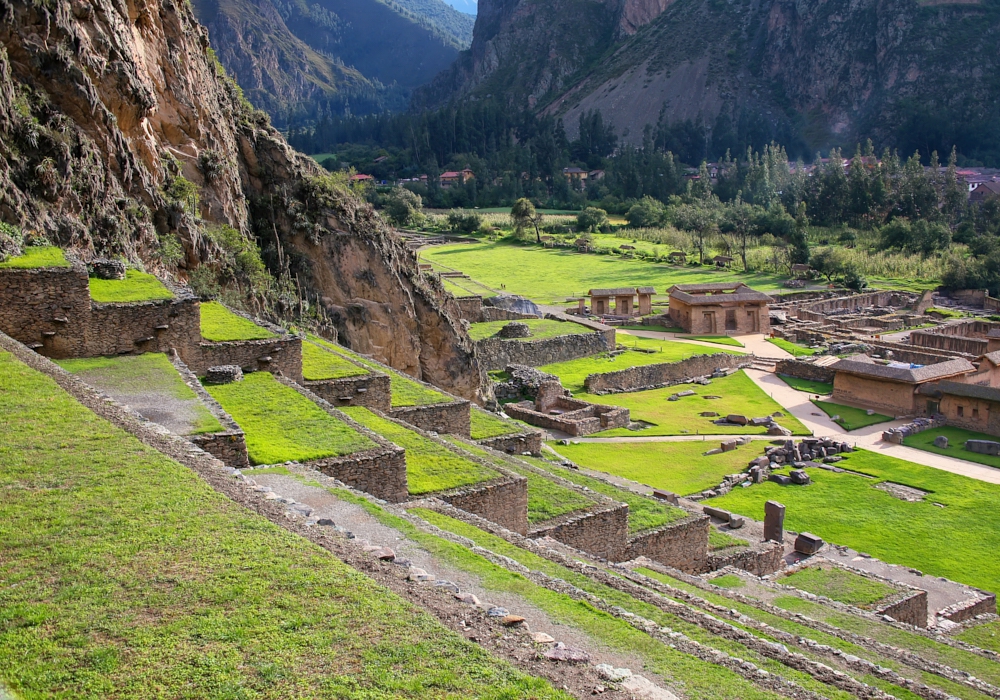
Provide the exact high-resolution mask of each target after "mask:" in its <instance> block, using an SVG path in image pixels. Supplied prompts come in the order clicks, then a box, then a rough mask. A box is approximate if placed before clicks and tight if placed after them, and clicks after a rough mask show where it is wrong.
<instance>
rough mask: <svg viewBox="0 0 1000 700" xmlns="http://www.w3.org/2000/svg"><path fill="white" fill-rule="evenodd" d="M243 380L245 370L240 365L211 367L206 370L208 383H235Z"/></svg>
mask: <svg viewBox="0 0 1000 700" xmlns="http://www.w3.org/2000/svg"><path fill="white" fill-rule="evenodd" d="M241 381H243V370H242V369H241V368H240V366H239V365H219V366H218V367H209V368H208V371H206V372H205V383H206V384H233V383H234V382H241Z"/></svg>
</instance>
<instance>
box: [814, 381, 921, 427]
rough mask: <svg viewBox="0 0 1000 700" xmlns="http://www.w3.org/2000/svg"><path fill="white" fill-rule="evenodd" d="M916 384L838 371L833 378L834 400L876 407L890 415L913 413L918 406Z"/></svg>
mask: <svg viewBox="0 0 1000 700" xmlns="http://www.w3.org/2000/svg"><path fill="white" fill-rule="evenodd" d="M914 388H915V387H914V385H912V384H903V383H901V382H888V381H882V380H880V379H876V378H873V377H858V376H855V375H853V374H847V373H846V372H837V376H836V378H835V379H834V380H833V400H834V402H837V401H846V402H848V403H856V404H860V405H861V406H866V407H868V408H874V409H875V410H877V411H880V412H882V413H888V414H889V415H890V416H902V415H908V414H912V413H913V412H914V410H915V408H916V401H915V396H914V393H913V392H914Z"/></svg>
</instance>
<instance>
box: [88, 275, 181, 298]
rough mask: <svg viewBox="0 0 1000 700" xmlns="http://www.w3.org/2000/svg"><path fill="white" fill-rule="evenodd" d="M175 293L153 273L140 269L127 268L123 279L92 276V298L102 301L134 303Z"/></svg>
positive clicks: (168, 296)
mask: <svg viewBox="0 0 1000 700" xmlns="http://www.w3.org/2000/svg"><path fill="white" fill-rule="evenodd" d="M173 296H174V295H173V294H172V293H171V292H170V290H169V289H167V288H166V287H164V286H163V282H161V281H160V280H158V279H156V277H154V276H153V275H150V274H148V273H145V272H139V271H138V270H126V271H125V279H123V280H99V279H97V278H96V277H91V278H90V298H91V299H92V300H94V301H96V302H100V303H118V304H125V303H132V302H138V301H156V300H158V299H172V298H173Z"/></svg>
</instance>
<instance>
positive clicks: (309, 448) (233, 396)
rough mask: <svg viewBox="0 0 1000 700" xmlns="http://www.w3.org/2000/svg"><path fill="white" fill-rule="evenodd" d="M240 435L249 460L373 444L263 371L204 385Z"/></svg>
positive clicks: (310, 455)
mask: <svg viewBox="0 0 1000 700" xmlns="http://www.w3.org/2000/svg"><path fill="white" fill-rule="evenodd" d="M205 389H206V390H208V393H209V394H211V395H212V397H213V398H215V400H216V401H218V402H219V403H220V404H222V407H223V408H224V409H226V411H228V412H229V415H231V416H232V417H233V419H234V420H235V421H236V422H237V423H239V425H240V427H241V428H243V430H244V432H245V433H246V440H247V451H248V452H249V453H250V461H251V462H253V463H254V464H275V463H277V462H287V461H289V460H297V461H308V460H312V459H320V458H322V457H333V456H340V455H347V454H352V453H354V452H360V451H362V450H368V449H372V448H374V447H376V445H375V443H373V442H372V441H371V440H369V439H368V438H367V437H365V436H364V435H361V434H360V433H358V432H357V431H356V430H355V429H354V428H352V427H350V426H349V425H347V424H346V423H343V422H341V421H339V420H337V419H336V418H334V417H333V416H331V415H330V414H329V413H327V412H326V411H324V410H323V409H322V408H320V407H319V406H317V405H316V404H314V403H313V402H312V401H310V400H309V399H307V398H306V397H305V396H303V395H302V394H300V393H299V392H297V391H295V390H294V389H292V388H290V387H287V386H285V385H284V384H281V383H280V382H279V381H278V380H277V379H275V378H274V377H273V376H272V375H271V374H269V373H267V372H254V373H253V374H248V375H246V377H244V378H243V381H241V382H236V383H234V384H223V385H220V386H206V387H205Z"/></svg>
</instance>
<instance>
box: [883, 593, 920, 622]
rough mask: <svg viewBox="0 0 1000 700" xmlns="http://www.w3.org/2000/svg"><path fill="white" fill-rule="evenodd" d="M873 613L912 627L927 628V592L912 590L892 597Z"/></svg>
mask: <svg viewBox="0 0 1000 700" xmlns="http://www.w3.org/2000/svg"><path fill="white" fill-rule="evenodd" d="M875 612H876V613H877V614H879V615H888V616H889V617H891V618H893V619H894V620H898V621H899V622H903V623H905V624H907V625H913V626H914V627H926V626H927V591H921V590H917V589H912V590H908V591H904V592H902V593H899V594H898V595H895V596H893V597H892V598H891V599H890V600H889V602H887V603H884V604H880V605H879V606H878V607H877V608H876V609H875Z"/></svg>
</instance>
